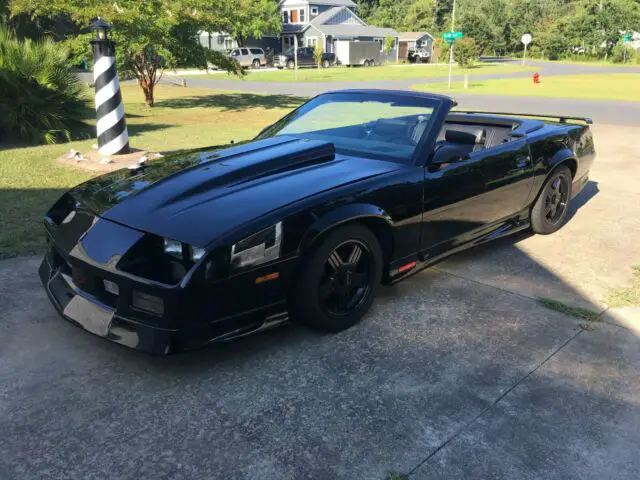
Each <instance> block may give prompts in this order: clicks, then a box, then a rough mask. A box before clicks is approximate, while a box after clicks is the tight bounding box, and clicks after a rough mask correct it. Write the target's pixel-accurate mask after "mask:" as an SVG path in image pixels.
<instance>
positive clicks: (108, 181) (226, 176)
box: [70, 137, 401, 246]
mask: <svg viewBox="0 0 640 480" xmlns="http://www.w3.org/2000/svg"><path fill="white" fill-rule="evenodd" d="M400 167H401V165H400V164H397V163H395V162H389V161H382V160H372V159H368V158H359V157H353V156H346V155H340V154H336V152H335V149H334V147H333V144H331V143H328V142H323V141H316V140H301V139H297V138H293V137H275V138H270V139H265V140H259V141H255V142H250V143H246V144H242V145H235V146H232V147H222V148H219V149H213V150H207V151H202V150H201V151H193V152H186V153H182V154H176V155H172V156H169V157H166V158H163V159H160V160H156V161H153V162H151V163H149V164H148V165H146V166H144V167H142V168H140V169H137V170H130V169H125V170H118V171H115V172H112V173H109V174H106V175H103V176H101V177H98V178H95V179H93V180H90V181H88V182H86V183H84V184H82V185H79V186H78V187H76V188H74V189H73V190H71V192H70V194H71V195H72V196H73V197H74V199H75V200H76V201H78V202H79V203H80V205H82V206H83V208H86V209H88V210H90V211H92V212H93V213H95V214H96V215H98V216H100V217H102V218H105V219H107V220H111V221H114V222H117V223H120V224H122V225H126V226H128V227H132V228H135V229H137V230H141V231H145V232H149V233H154V234H156V235H160V236H163V237H167V238H172V239H176V240H180V241H183V242H187V243H189V244H191V245H194V246H206V245H208V244H210V243H211V242H213V241H214V240H216V239H217V238H219V237H220V236H222V235H224V234H227V233H229V232H232V231H233V230H234V229H236V228H237V227H240V226H242V225H244V224H245V223H247V222H249V221H251V220H254V219H258V218H260V217H261V216H262V215H265V214H267V213H269V212H272V211H274V210H277V209H278V208H281V207H284V206H286V205H289V204H291V203H294V202H297V201H300V200H303V199H305V198H308V197H310V196H313V195H316V194H318V193H321V192H324V191H327V190H331V189H335V188H338V187H341V186H344V185H347V184H351V183H354V182H358V181H361V180H364V179H367V178H371V177H373V176H377V175H381V174H384V173H387V172H390V171H393V170H397V169H398V168H400Z"/></svg>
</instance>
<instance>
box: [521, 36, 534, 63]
mask: <svg viewBox="0 0 640 480" xmlns="http://www.w3.org/2000/svg"><path fill="white" fill-rule="evenodd" d="M521 40H522V43H524V55H523V56H522V65H524V64H525V60H526V59H527V47H528V46H529V44H530V43H531V41H532V40H533V37H532V36H531V34H530V33H525V34H524V35H522V38H521Z"/></svg>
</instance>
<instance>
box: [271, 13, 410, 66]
mask: <svg viewBox="0 0 640 480" xmlns="http://www.w3.org/2000/svg"><path fill="white" fill-rule="evenodd" d="M279 7H280V13H281V15H282V32H281V33H280V45H279V47H280V49H281V51H283V52H284V51H287V50H289V49H290V48H292V47H293V45H294V39H295V38H296V37H297V39H298V45H299V46H301V47H315V45H316V44H317V43H321V44H322V45H323V46H324V50H325V52H330V53H333V52H335V42H336V41H338V40H353V41H376V42H379V43H380V50H383V49H384V45H385V41H386V38H387V36H390V37H391V38H392V40H393V45H394V48H393V50H392V52H391V54H390V55H389V58H388V59H390V60H394V61H395V60H396V59H397V48H398V32H396V31H395V30H393V29H392V28H381V27H375V26H372V25H367V24H366V23H365V22H364V21H363V20H362V19H361V18H360V17H358V15H357V14H356V8H357V5H356V4H355V3H354V2H353V1H352V0H280V3H279Z"/></svg>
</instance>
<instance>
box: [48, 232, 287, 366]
mask: <svg viewBox="0 0 640 480" xmlns="http://www.w3.org/2000/svg"><path fill="white" fill-rule="evenodd" d="M75 269H80V270H82V271H83V275H86V278H89V279H91V278H94V277H98V278H108V277H107V275H108V272H105V271H102V270H99V269H92V268H91V266H90V265H85V264H79V263H78V261H77V260H76V259H74V258H72V257H70V256H67V255H65V253H64V252H63V251H61V250H59V249H58V248H56V246H55V245H54V244H50V246H49V250H48V252H47V254H46V255H45V257H44V259H43V260H42V263H41V264H40V268H39V271H38V273H39V276H40V280H41V281H42V284H43V286H44V288H45V291H46V292H47V295H48V296H49V299H50V300H51V302H52V304H53V306H54V307H55V308H56V310H57V311H58V313H59V314H60V315H61V316H62V317H63V318H64V319H66V320H68V321H69V322H71V323H73V324H74V325H76V326H78V327H80V328H82V329H84V330H86V331H87V332H89V333H92V334H94V335H96V336H99V337H102V338H104V339H107V340H109V341H112V342H114V343H117V344H120V345H123V346H125V347H129V348H132V349H135V350H139V351H142V352H144V353H147V354H151V355H156V356H161V355H168V354H170V353H176V352H182V351H187V350H192V349H195V348H200V347H204V346H206V345H210V344H212V343H220V342H223V341H228V340H230V339H232V338H236V337H240V336H244V335H247V334H249V333H254V332H256V331H258V330H262V329H265V328H271V327H274V326H276V325H278V324H280V323H284V322H285V321H286V320H287V318H286V305H285V302H284V300H281V299H278V300H277V301H274V302H272V303H268V304H266V303H263V304H262V305H261V306H259V307H258V308H253V309H250V308H248V309H246V310H236V311H235V312H234V313H233V314H232V315H226V316H219V315H216V313H215V312H211V315H210V317H209V318H208V319H207V321H203V322H200V321H193V320H194V318H195V317H197V315H196V313H197V312H196V310H194V301H195V300H194V299H193V298H192V297H190V296H181V295H176V294H175V293H174V294H173V295H171V294H169V293H167V294H166V295H164V296H163V295H162V293H161V292H159V291H152V292H153V293H154V294H156V295H158V296H159V297H160V298H162V299H163V300H164V302H165V304H164V305H165V312H164V314H163V315H162V316H159V317H156V318H154V317H152V316H150V315H148V314H144V313H142V312H139V311H136V310H134V309H132V308H131V307H130V304H129V302H130V299H131V298H130V294H127V293H126V291H129V292H130V288H131V287H135V285H129V288H127V289H126V290H125V289H123V291H122V294H121V297H120V298H118V299H117V300H112V301H105V300H106V299H108V298H112V297H105V296H104V295H103V294H94V291H92V292H91V293H89V291H88V290H92V289H83V288H81V287H80V286H78V284H77V282H76V281H75V280H74V277H77V275H75V274H74V273H73V271H74V270H75ZM111 278H113V277H111ZM118 280H119V281H120V282H121V283H120V284H121V285H124V284H123V283H122V280H121V279H118ZM87 283H90V282H87ZM142 286H143V285H142V284H141V285H140V287H142ZM233 286H234V285H233V284H232V285H227V286H226V287H233ZM221 288H224V289H225V290H226V288H225V287H221ZM271 299H273V297H272V298H271ZM271 299H270V300H271ZM197 311H199V312H202V309H201V308H197ZM154 322H155V323H156V324H155V325H154V324H153V323H154ZM176 325H180V327H178V328H174V326H176Z"/></svg>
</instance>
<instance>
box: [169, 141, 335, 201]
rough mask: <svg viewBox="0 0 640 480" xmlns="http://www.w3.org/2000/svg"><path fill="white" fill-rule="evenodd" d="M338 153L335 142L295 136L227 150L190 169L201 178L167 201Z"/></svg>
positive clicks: (267, 174) (311, 162) (242, 182)
mask: <svg viewBox="0 0 640 480" xmlns="http://www.w3.org/2000/svg"><path fill="white" fill-rule="evenodd" d="M335 154H336V150H335V147H334V145H333V143H331V142H322V141H318V140H295V139H291V141H287V142H285V143H281V144H279V145H276V146H273V147H271V148H265V149H259V150H255V151H250V152H246V153H244V152H243V153H238V154H232V155H224V154H223V155H221V156H220V157H218V158H215V159H213V160H210V161H208V162H206V163H204V164H203V165H202V166H200V167H196V168H195V169H192V170H190V171H189V174H190V175H193V174H196V175H198V176H199V177H200V179H199V180H200V181H198V182H193V183H192V185H191V187H190V188H187V189H185V190H183V191H181V192H179V193H178V194H177V195H175V196H170V197H168V198H167V199H166V202H165V204H166V205H168V204H173V203H176V202H179V201H181V200H183V199H186V198H189V197H193V196H196V195H198V194H200V193H203V192H207V191H211V190H214V189H217V188H220V187H225V188H232V187H235V186H239V185H242V184H244V183H248V182H252V181H255V180H259V179H260V178H264V177H268V176H272V175H277V174H279V173H284V172H287V171H291V170H296V169H300V168H304V167H306V166H310V165H314V164H318V163H321V162H327V161H331V160H333V159H334V158H335ZM185 173H186V172H185Z"/></svg>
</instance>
